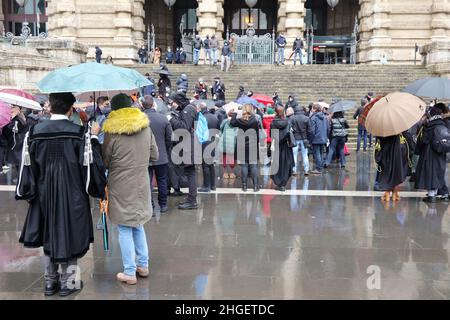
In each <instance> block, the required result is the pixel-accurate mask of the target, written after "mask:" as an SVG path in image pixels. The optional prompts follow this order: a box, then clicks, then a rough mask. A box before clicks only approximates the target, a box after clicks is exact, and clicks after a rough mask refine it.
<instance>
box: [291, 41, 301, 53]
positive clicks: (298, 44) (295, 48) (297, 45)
mask: <svg viewBox="0 0 450 320" xmlns="http://www.w3.org/2000/svg"><path fill="white" fill-rule="evenodd" d="M302 49H303V40H302V39H295V40H294V46H293V48H292V50H293V51H295V52H301V51H302Z"/></svg>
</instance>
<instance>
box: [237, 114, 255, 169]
mask: <svg viewBox="0 0 450 320" xmlns="http://www.w3.org/2000/svg"><path fill="white" fill-rule="evenodd" d="M230 125H231V126H232V127H237V128H239V129H241V130H242V131H244V133H246V132H247V131H249V130H253V132H251V133H249V134H248V135H247V134H246V135H239V133H238V139H237V142H238V143H237V146H239V145H242V144H241V142H240V139H242V137H245V138H244V139H245V143H244V146H245V148H244V150H239V149H238V150H237V151H236V152H235V155H236V156H237V160H238V163H250V164H257V163H258V160H259V121H258V119H257V118H256V117H255V116H251V117H250V118H249V119H248V121H246V120H244V119H242V118H241V119H237V114H236V113H234V114H233V116H232V117H231V121H230Z"/></svg>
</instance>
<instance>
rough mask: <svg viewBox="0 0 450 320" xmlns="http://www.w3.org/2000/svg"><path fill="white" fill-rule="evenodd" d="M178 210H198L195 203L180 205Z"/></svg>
mask: <svg viewBox="0 0 450 320" xmlns="http://www.w3.org/2000/svg"><path fill="white" fill-rule="evenodd" d="M178 209H180V210H196V209H198V204H197V202H185V203H180V204H179V205H178Z"/></svg>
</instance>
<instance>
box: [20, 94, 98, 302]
mask: <svg viewBox="0 0 450 320" xmlns="http://www.w3.org/2000/svg"><path fill="white" fill-rule="evenodd" d="M74 102H75V97H74V96H73V95H72V94H71V93H56V94H51V95H50V105H51V113H52V116H51V118H50V120H49V121H44V122H42V123H39V124H37V125H35V126H34V127H33V128H32V129H31V131H30V133H29V155H28V154H25V155H24V157H25V159H27V157H29V158H28V159H29V164H30V170H31V171H32V172H33V174H34V179H33V180H34V181H35V183H36V186H35V187H34V188H33V187H32V185H31V184H30V185H29V186H22V187H20V188H19V186H21V184H19V186H18V191H17V193H16V198H17V199H23V200H28V202H29V203H30V206H29V209H28V214H27V218H26V220H25V224H24V227H23V230H22V234H21V236H20V239H19V241H20V242H21V243H23V244H24V245H25V247H29V248H37V247H43V248H44V254H45V257H44V261H45V276H44V278H45V290H44V293H45V295H46V296H51V295H54V294H56V293H57V292H58V290H59V292H60V296H67V295H70V294H71V293H73V292H75V291H78V290H80V289H81V288H82V282H81V281H78V280H77V281H75V284H74V283H73V282H72V281H73V280H70V282H69V278H72V277H73V275H72V274H73V273H74V272H80V271H79V268H78V266H77V259H79V258H81V257H83V256H84V255H85V254H86V252H87V251H88V250H89V246H90V244H91V243H92V242H93V241H94V234H93V226H92V216H91V208H90V205H89V194H88V193H87V188H86V184H87V183H88V182H87V180H88V178H87V177H88V174H87V172H88V165H89V163H91V162H90V160H92V163H93V164H92V163H91V165H90V166H89V168H93V166H94V165H95V167H96V168H97V171H96V172H97V173H98V174H99V176H103V177H104V176H105V168H104V167H103V162H102V159H101V147H100V144H99V142H98V139H97V135H98V133H99V132H100V127H99V126H98V125H97V124H96V123H94V124H93V126H92V129H91V133H92V138H91V140H90V141H86V137H85V132H84V131H85V130H84V128H83V127H81V126H78V125H76V124H74V123H72V122H71V121H69V117H70V115H71V113H72V112H73V109H72V106H73V103H74ZM27 142H28V141H27ZM89 144H91V146H92V158H91V159H89V158H90V157H88V158H86V153H87V154H89V153H90V152H89V148H88V146H89ZM24 150H26V149H25V148H24ZM26 162H27V161H24V163H23V164H22V166H27V163H26ZM22 171H23V168H22V170H21V172H22ZM91 173H92V171H91ZM22 178H23V179H25V177H21V178H20V179H19V180H22ZM24 181H31V180H30V179H26V180H24ZM91 181H92V174H91ZM89 186H90V184H89ZM24 187H29V191H28V192H27V194H24V193H22V192H20V191H19V190H25V188H24ZM104 187H105V185H104V183H103V184H101V185H97V186H96V188H97V189H98V190H102V191H103V190H104ZM89 190H91V189H89ZM58 265H61V268H62V273H61V274H58ZM77 276H79V274H77Z"/></svg>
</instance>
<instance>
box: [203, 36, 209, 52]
mask: <svg viewBox="0 0 450 320" xmlns="http://www.w3.org/2000/svg"><path fill="white" fill-rule="evenodd" d="M209 41H210V40H209V38H206V39H205V40H203V47H204V48H205V50H209Z"/></svg>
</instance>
